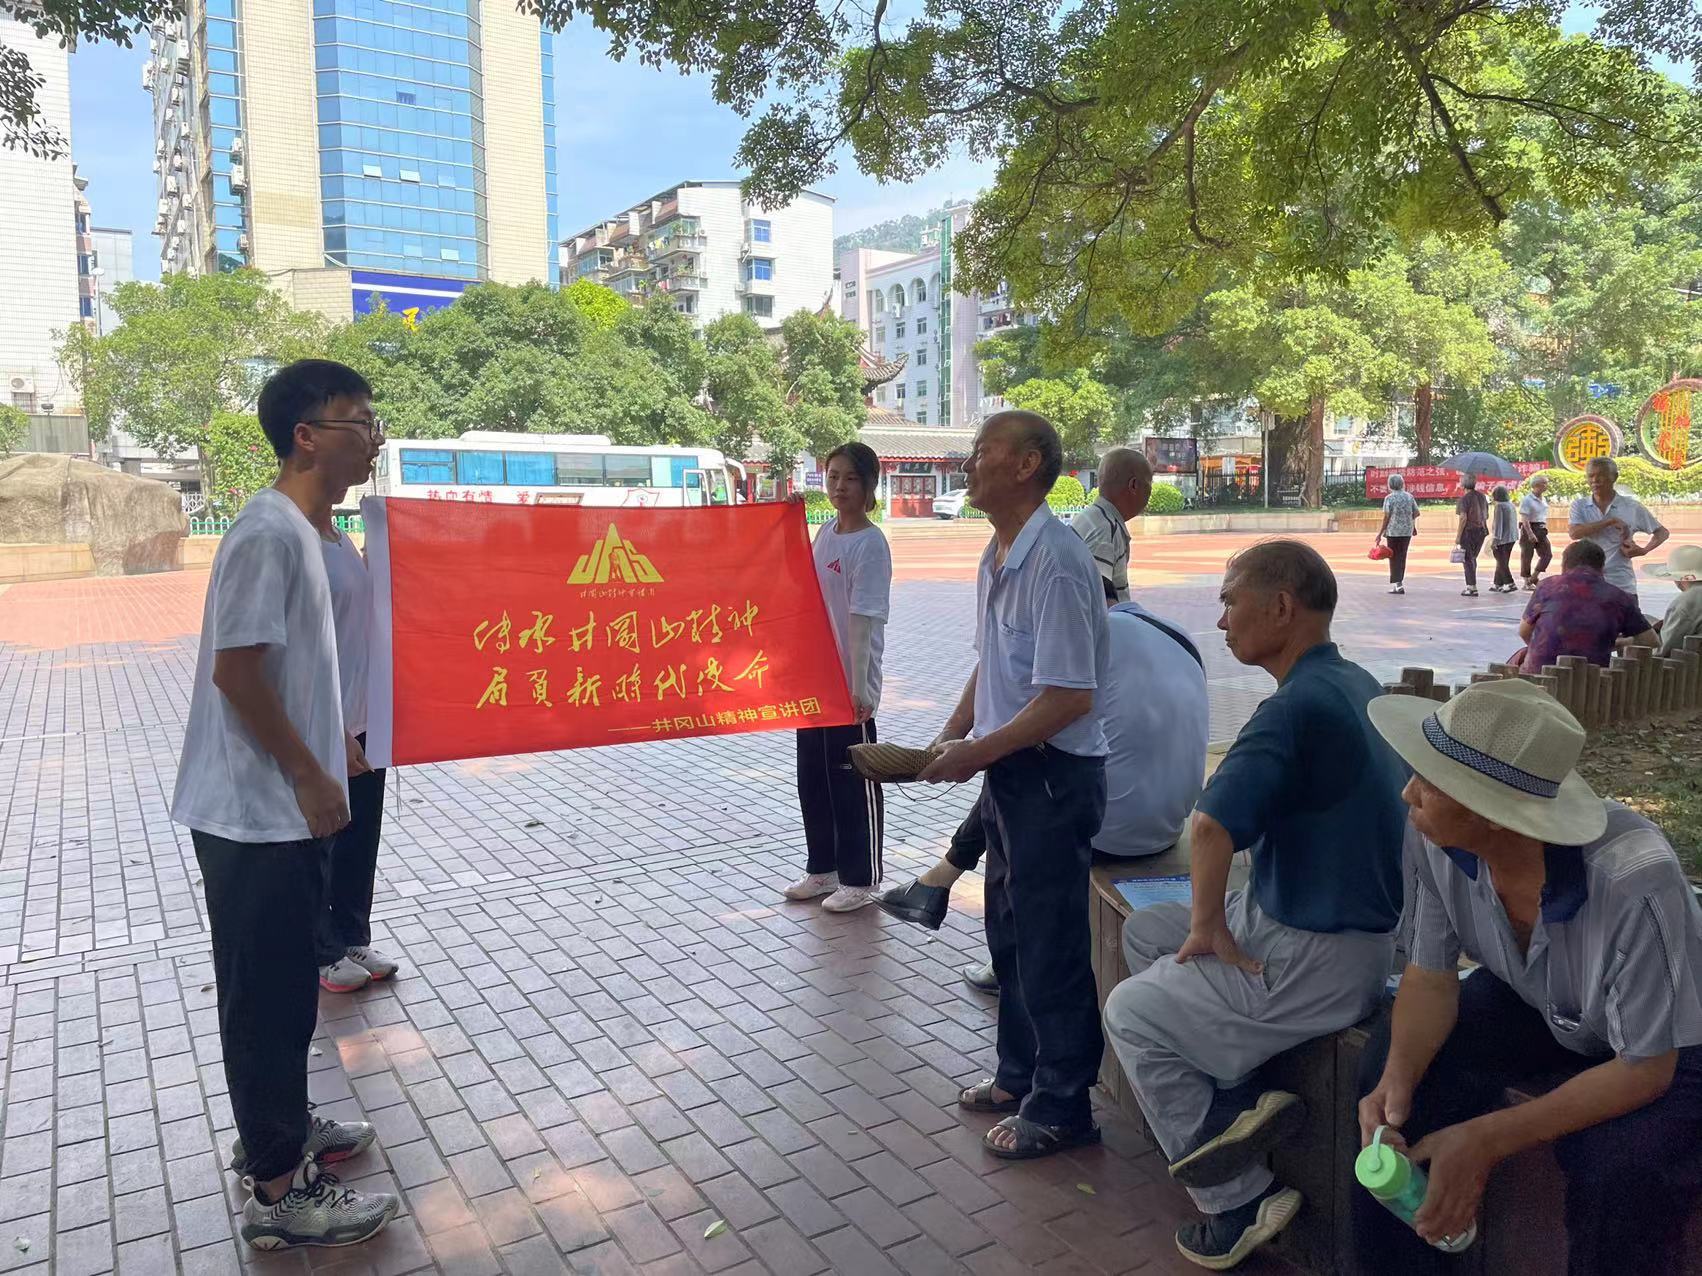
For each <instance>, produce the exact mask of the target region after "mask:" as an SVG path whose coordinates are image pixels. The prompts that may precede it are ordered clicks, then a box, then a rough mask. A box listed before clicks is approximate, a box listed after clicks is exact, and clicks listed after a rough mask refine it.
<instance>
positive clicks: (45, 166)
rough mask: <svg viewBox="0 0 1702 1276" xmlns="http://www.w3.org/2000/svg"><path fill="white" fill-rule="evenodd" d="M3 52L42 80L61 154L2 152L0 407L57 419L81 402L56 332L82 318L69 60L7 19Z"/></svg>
mask: <svg viewBox="0 0 1702 1276" xmlns="http://www.w3.org/2000/svg"><path fill="white" fill-rule="evenodd" d="M0 44H4V45H5V47H7V48H9V49H19V50H22V51H23V53H24V56H25V57H27V58H28V59H29V61H30V66H31V67H32V68H33V69H34V71H35V73H36V74H37V75H38V76H40V77H41V78H42V79H43V80H44V81H45V83H44V84H42V85H41V86H40V87H39V88H38V89H37V90H36V102H37V105H38V106H39V107H40V108H41V112H42V123H43V124H45V125H46V126H48V127H49V128H52V129H54V130H55V131H57V132H58V134H59V136H60V137H61V138H63V139H64V143H65V147H66V154H64V155H62V156H61V157H59V158H58V159H38V158H37V157H36V156H33V155H29V154H26V153H25V152H23V151H21V150H12V149H9V148H7V147H3V146H0V227H4V228H5V229H4V231H3V232H0V403H6V404H11V405H13V406H16V407H20V408H23V409H24V411H26V412H32V413H43V414H47V413H64V412H66V411H67V410H70V409H74V408H75V405H76V403H77V397H78V396H77V391H76V388H75V387H74V386H73V385H72V384H71V380H70V378H69V377H67V376H66V375H65V373H64V371H63V370H62V369H61V368H60V366H59V359H58V353H57V351H58V339H57V338H56V337H55V335H54V334H55V333H56V332H57V333H61V334H62V333H64V332H65V331H66V330H67V329H69V328H70V327H71V326H72V325H73V324H75V323H77V322H78V321H79V319H80V318H81V312H80V296H79V282H78V272H77V255H78V253H77V250H78V237H79V236H80V235H86V234H87V232H88V229H89V228H88V222H87V213H86V211H84V212H81V213H80V212H79V210H78V199H79V195H78V191H77V187H76V184H75V181H74V178H75V170H74V169H73V167H72V164H71V156H70V143H71V59H70V55H69V54H68V53H67V52H66V51H65V50H64V49H63V48H61V47H60V46H59V45H58V44H57V43H55V42H53V41H50V40H40V39H37V38H36V35H35V33H34V32H33V31H31V30H30V28H29V27H27V26H25V25H24V24H23V23H21V22H19V21H17V20H16V19H14V18H11V17H9V16H6V15H5V14H4V13H0ZM85 208H86V206H85ZM79 218H80V219H81V221H79Z"/></svg>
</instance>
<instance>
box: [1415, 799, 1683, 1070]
mask: <svg viewBox="0 0 1702 1276" xmlns="http://www.w3.org/2000/svg"><path fill="white" fill-rule="evenodd" d="M1605 805H1606V807H1607V829H1606V831H1605V832H1603V833H1602V835H1601V836H1600V837H1599V838H1597V839H1596V840H1595V841H1593V842H1591V843H1590V844H1589V845H1587V846H1550V847H1548V848H1547V851H1546V857H1547V870H1548V872H1547V880H1546V881H1545V882H1544V884H1543V895H1542V909H1541V912H1540V914H1539V916H1538V919H1537V923H1536V925H1535V927H1534V928H1533V929H1532V932H1531V938H1530V944H1529V946H1528V948H1527V949H1526V950H1525V951H1524V952H1521V951H1520V950H1519V945H1518V941H1517V939H1516V938H1515V937H1514V935H1513V930H1512V927H1511V925H1510V924H1509V922H1508V920H1507V912H1506V909H1505V908H1503V907H1502V904H1501V901H1500V899H1499V898H1497V896H1496V894H1495V883H1494V882H1493V881H1492V880H1491V879H1490V874H1489V872H1488V871H1486V870H1485V869H1484V867H1483V865H1482V864H1481V862H1480V861H1479V860H1478V859H1477V858H1476V857H1475V856H1472V855H1469V854H1467V853H1466V852H1465V851H1457V850H1449V849H1445V848H1442V847H1438V846H1437V845H1436V844H1435V843H1433V842H1432V841H1430V839H1428V838H1426V837H1423V836H1421V835H1420V834H1419V833H1418V832H1417V830H1415V829H1414V828H1412V826H1411V825H1408V826H1407V845H1406V853H1407V865H1408V871H1409V873H1410V874H1411V881H1412V895H1411V904H1410V906H1409V911H1408V915H1407V921H1406V926H1407V928H1408V934H1409V938H1408V943H1407V952H1408V954H1409V959H1410V960H1411V961H1412V963H1413V964H1414V965H1415V966H1420V967H1422V968H1423V969H1425V970H1453V969H1454V967H1455V965H1456V964H1457V963H1458V961H1459V958H1460V954H1461V953H1462V952H1464V953H1465V955H1466V956H1468V957H1470V958H1471V959H1472V960H1473V961H1476V962H1478V963H1479V964H1481V965H1482V966H1483V967H1484V968H1485V969H1486V970H1488V971H1490V972H1491V973H1492V974H1494V975H1495V976H1496V978H1498V979H1500V980H1502V981H1503V982H1504V983H1506V984H1507V985H1508V986H1509V987H1510V988H1512V989H1513V991H1514V992H1516V993H1518V994H1519V996H1520V997H1522V998H1523V999H1524V1000H1525V1002H1526V1004H1527V1005H1530V1006H1532V1007H1534V1008H1536V1009H1537V1010H1540V1011H1542V1013H1543V1018H1544V1019H1546V1020H1547V1022H1548V1030H1549V1033H1550V1035H1551V1036H1553V1038H1554V1039H1555V1040H1556V1041H1557V1042H1559V1043H1560V1044H1561V1045H1562V1046H1565V1047H1566V1048H1567V1049H1568V1050H1573V1051H1576V1052H1577V1053H1578V1054H1581V1055H1585V1056H1587V1057H1590V1058H1606V1057H1607V1056H1608V1055H1610V1054H1611V1055H1620V1056H1623V1057H1625V1058H1627V1059H1632V1060H1637V1059H1653V1058H1656V1057H1658V1056H1660V1055H1663V1054H1665V1053H1666V1052H1667V1051H1669V1050H1678V1049H1682V1048H1684V1047H1685V1046H1695V1045H1702V989H1699V986H1698V983H1697V978H1698V972H1699V971H1702V909H1698V908H1697V905H1696V899H1695V897H1694V896H1693V895H1692V893H1691V890H1690V884H1689V883H1688V882H1687V881H1686V880H1685V877H1684V870H1683V868H1682V867H1681V866H1680V864H1679V861H1678V856H1677V855H1675V854H1674V853H1673V849H1672V847H1671V845H1670V844H1669V843H1668V842H1667V840H1666V838H1665V837H1664V836H1663V835H1662V833H1661V831H1660V829H1658V828H1656V827H1655V826H1654V825H1653V824H1651V823H1649V821H1648V820H1646V819H1644V818H1643V817H1642V816H1641V815H1638V814H1637V813H1636V812H1635V811H1632V810H1629V809H1628V808H1626V807H1623V806H1621V805H1619V804H1618V803H1617V802H1607V803H1605Z"/></svg>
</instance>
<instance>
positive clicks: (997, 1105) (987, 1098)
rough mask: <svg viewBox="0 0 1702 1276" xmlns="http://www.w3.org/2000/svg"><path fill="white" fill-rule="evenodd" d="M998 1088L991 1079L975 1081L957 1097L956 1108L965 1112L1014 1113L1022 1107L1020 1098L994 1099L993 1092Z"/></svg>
mask: <svg viewBox="0 0 1702 1276" xmlns="http://www.w3.org/2000/svg"><path fill="white" fill-rule="evenodd" d="M998 1088H999V1083H998V1082H997V1081H995V1080H994V1079H993V1078H992V1077H988V1078H987V1079H986V1080H984V1081H977V1082H976V1083H975V1084H974V1085H972V1086H970V1087H969V1088H968V1089H967V1090H965V1091H963V1092H962V1093H961V1094H959V1095H958V1096H957V1106H958V1107H960V1108H962V1109H964V1110H965V1111H967V1112H1015V1111H1017V1109H1019V1108H1021V1107H1022V1100H1021V1099H1020V1098H1017V1099H995V1098H994V1097H993V1091H994V1090H997V1089H998Z"/></svg>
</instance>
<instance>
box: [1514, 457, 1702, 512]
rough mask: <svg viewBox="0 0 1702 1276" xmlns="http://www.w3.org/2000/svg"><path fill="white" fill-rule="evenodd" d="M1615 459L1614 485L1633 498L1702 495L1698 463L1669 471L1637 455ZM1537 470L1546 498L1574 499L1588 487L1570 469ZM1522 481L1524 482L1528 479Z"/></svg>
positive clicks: (1701, 467) (1671, 498)
mask: <svg viewBox="0 0 1702 1276" xmlns="http://www.w3.org/2000/svg"><path fill="white" fill-rule="evenodd" d="M1616 459H1617V460H1618V462H1619V484H1618V486H1619V488H1620V490H1622V491H1626V492H1630V493H1631V495H1633V496H1635V497H1638V498H1640V499H1642V500H1660V499H1665V500H1669V501H1673V500H1684V499H1685V498H1687V497H1702V465H1691V466H1687V467H1685V468H1684V469H1682V470H1669V469H1664V468H1663V467H1661V466H1659V465H1652V464H1650V463H1649V462H1648V461H1646V460H1645V459H1644V458H1642V457H1640V456H1621V457H1618V458H1616ZM1540 473H1542V474H1543V475H1544V476H1545V477H1546V478H1547V479H1548V496H1549V499H1550V500H1556V499H1561V500H1571V501H1575V500H1577V499H1578V498H1579V497H1580V496H1584V495H1586V494H1587V493H1588V492H1589V490H1590V488H1589V484H1588V483H1587V482H1585V480H1584V476H1583V475H1582V474H1575V473H1573V472H1572V471H1571V470H1562V469H1552V470H1542V471H1540ZM1535 477H1536V475H1535V474H1533V475H1531V478H1535ZM1525 482H1526V484H1527V485H1528V484H1529V482H1530V479H1527V480H1525Z"/></svg>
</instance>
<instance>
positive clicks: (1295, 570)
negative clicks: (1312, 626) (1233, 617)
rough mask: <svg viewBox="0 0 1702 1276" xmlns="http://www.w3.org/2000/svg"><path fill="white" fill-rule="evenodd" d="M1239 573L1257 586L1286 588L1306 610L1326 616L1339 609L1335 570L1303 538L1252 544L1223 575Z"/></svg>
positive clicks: (1231, 561) (1226, 576)
mask: <svg viewBox="0 0 1702 1276" xmlns="http://www.w3.org/2000/svg"><path fill="white" fill-rule="evenodd" d="M1231 576H1237V577H1240V578H1241V579H1242V580H1244V581H1246V582H1247V583H1248V584H1249V585H1252V586H1253V587H1254V588H1255V589H1266V590H1270V591H1272V592H1277V591H1281V590H1286V591H1287V592H1288V593H1289V594H1290V595H1291V596H1292V597H1293V599H1294V601H1295V602H1297V603H1299V604H1300V606H1302V607H1304V608H1305V609H1306V610H1307V611H1316V612H1321V613H1323V614H1324V615H1326V616H1331V615H1334V614H1335V610H1336V597H1337V591H1336V574H1335V573H1334V572H1332V571H1331V570H1330V565H1329V564H1328V563H1326V562H1325V561H1324V556H1323V555H1322V554H1320V553H1319V552H1318V551H1317V550H1315V549H1313V548H1312V547H1311V546H1310V545H1308V544H1306V543H1305V542H1304V541H1296V540H1269V541H1260V542H1259V543H1258V544H1256V545H1249V546H1248V547H1247V548H1246V549H1244V550H1242V551H1241V552H1240V553H1239V554H1237V555H1235V557H1234V558H1231V559H1230V560H1229V565H1228V567H1227V568H1226V569H1225V571H1224V579H1225V581H1227V580H1228V579H1229V578H1230V577H1231Z"/></svg>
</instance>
